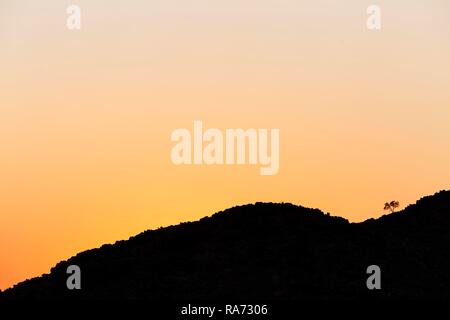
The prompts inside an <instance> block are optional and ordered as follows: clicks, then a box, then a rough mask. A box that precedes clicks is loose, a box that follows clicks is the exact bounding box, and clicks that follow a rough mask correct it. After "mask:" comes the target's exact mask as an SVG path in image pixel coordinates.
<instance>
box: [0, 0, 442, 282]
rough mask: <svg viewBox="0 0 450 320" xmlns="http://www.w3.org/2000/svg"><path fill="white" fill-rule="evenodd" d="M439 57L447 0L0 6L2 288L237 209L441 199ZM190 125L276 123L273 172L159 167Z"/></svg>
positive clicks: (377, 209) (369, 209) (372, 209)
mask: <svg viewBox="0 0 450 320" xmlns="http://www.w3.org/2000/svg"><path fill="white" fill-rule="evenodd" d="M70 4H76V5H79V7H80V8H81V29H80V30H68V29H67V27H66V20H67V17H68V14H67V13H66V8H67V7H68V6H69V5H70ZM371 4H377V5H379V6H380V8H381V22H382V27H381V29H380V30H369V29H367V27H366V20H367V18H368V14H367V13H366V9H367V7H368V6H369V5H371ZM449 57H450V2H448V1H447V0H428V1H422V0H390V1H387V0H386V1H381V0H378V1H374V0H373V1H372V0H367V1H366V0H347V1H336V0H335V1H332V0H314V1H312V0H311V1H298V0H239V1H238V0H227V1H224V0H217V1H209V0H164V1H161V0H158V1H155V0H149V1H144V0H142V1H138V0H130V1H100V0H98V1H87V0H73V1H61V0H42V1H31V0H30V1H25V0H14V1H12V0H0V289H5V288H7V287H10V286H12V285H13V284H15V283H18V282H20V281H23V280H25V279H27V278H31V277H35V276H39V275H41V274H42V273H48V272H49V270H50V268H51V267H52V266H54V265H55V264H56V263H57V262H58V261H60V260H65V259H68V258H69V257H71V256H73V255H74V254H76V253H78V252H80V251H83V250H86V249H90V248H94V247H98V246H100V245H101V244H104V243H112V242H114V241H116V240H121V239H127V238H128V237H130V236H132V235H135V234H137V233H140V232H142V231H144V230H146V229H153V228H158V227H160V226H167V225H172V224H177V223H179V222H182V221H192V220H197V219H199V218H201V217H203V216H207V215H211V214H213V213H214V212H216V211H219V210H223V209H225V208H228V207H232V206H235V205H240V204H246V203H253V202H257V201H271V202H292V203H295V204H299V205H303V206H307V207H313V208H320V209H321V210H323V211H326V212H330V213H331V214H332V215H339V216H343V217H345V218H347V219H349V220H350V221H352V222H358V221H363V220H365V219H368V218H376V217H379V216H381V215H382V214H384V212H383V204H384V203H385V202H386V201H389V200H394V199H395V200H398V201H400V205H401V207H404V206H405V205H408V204H410V203H414V202H415V201H416V200H417V199H419V198H420V197H422V196H425V195H429V194H433V193H435V192H437V191H439V190H442V189H450V183H449V182H450V165H449V163H450V90H449V87H450V59H449ZM195 120H201V121H203V125H204V127H206V128H219V129H221V130H225V129H227V128H243V129H246V128H266V129H272V128H277V129H279V130H280V164H279V172H278V174H276V175H272V176H261V175H260V174H259V166H252V165H228V166H225V165H224V166H220V165H212V166H208V165H201V166H198V165H197V166H187V165H186V166H183V165H181V166H176V165H174V164H173V163H172V162H171V158H170V152H171V149H172V147H173V146H174V143H173V142H172V141H171V140H170V136H171V133H172V132H173V130H175V129H177V128H187V129H190V130H192V126H193V122H194V121H195Z"/></svg>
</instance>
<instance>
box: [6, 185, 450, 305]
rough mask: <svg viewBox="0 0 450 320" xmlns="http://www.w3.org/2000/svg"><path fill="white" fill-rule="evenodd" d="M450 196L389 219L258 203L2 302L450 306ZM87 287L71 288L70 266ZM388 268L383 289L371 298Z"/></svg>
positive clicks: (79, 259)
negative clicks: (374, 272)
mask: <svg viewBox="0 0 450 320" xmlns="http://www.w3.org/2000/svg"><path fill="white" fill-rule="evenodd" d="M449 227H450V191H442V192H440V193H437V194H435V195H434V196H430V197H425V198H423V199H421V200H419V201H418V202H417V203H416V204H415V205H411V206H409V207H408V208H406V209H405V210H403V211H401V212H398V213H394V214H391V215H387V216H383V217H381V218H380V219H377V220H374V219H370V220H368V221H366V222H363V223H357V224H355V223H349V222H348V221H347V220H345V219H343V218H339V217H331V216H328V215H325V214H323V213H322V212H321V211H320V210H317V209H308V208H304V207H299V206H294V205H291V204H271V203H257V204H255V205H246V206H241V207H235V208H231V209H228V210H225V211H223V212H219V213H216V214H215V215H213V216H212V217H208V218H203V219H201V220H200V221H197V222H191V223H182V224H180V225H177V226H171V227H168V228H163V229H158V230H154V231H146V232H143V233H141V234H139V235H137V236H135V237H132V238H130V239H129V240H127V241H119V242H116V243H115V244H114V245H104V246H102V247H101V248H99V249H94V250H89V251H86V252H83V253H80V254H78V255H77V256H75V257H73V258H71V259H69V260H68V261H63V262H60V263H59V264H58V265H57V266H56V267H54V268H53V269H52V270H51V273H50V274H49V275H44V276H42V277H40V278H35V279H32V280H28V281H25V282H23V283H21V284H19V285H16V286H15V287H14V288H12V289H9V290H6V291H5V292H3V293H2V294H0V299H2V298H3V299H10V298H12V299H20V298H37V299H65V298H80V299H91V298H92V299H99V298H145V299H220V298H224V299H225V298H229V299H252V298H254V299H281V300H284V299H303V298H306V299H336V298H338V299H354V298H358V299H364V298H365V297H371V298H374V297H376V298H380V299H392V298H421V297H426V298H436V297H437V298H450V276H449V275H448V270H450V229H449ZM71 264H75V265H78V266H79V267H80V268H81V270H82V289H81V290H68V289H67V288H66V279H67V277H68V275H67V274H66V269H67V266H69V265H71ZM373 264H375V265H379V266H380V268H381V272H382V290H368V289H367V287H366V279H367V277H368V275H367V274H366V268H367V267H368V266H369V265H373Z"/></svg>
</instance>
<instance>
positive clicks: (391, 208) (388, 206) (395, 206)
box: [384, 200, 400, 213]
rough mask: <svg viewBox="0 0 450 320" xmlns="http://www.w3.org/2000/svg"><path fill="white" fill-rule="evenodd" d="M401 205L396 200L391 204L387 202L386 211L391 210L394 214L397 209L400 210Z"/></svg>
mask: <svg viewBox="0 0 450 320" xmlns="http://www.w3.org/2000/svg"><path fill="white" fill-rule="evenodd" d="M399 205H400V202H398V201H396V200H392V201H391V202H386V203H385V204H384V210H390V211H391V213H393V212H394V211H395V209H397V208H398V206H399Z"/></svg>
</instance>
